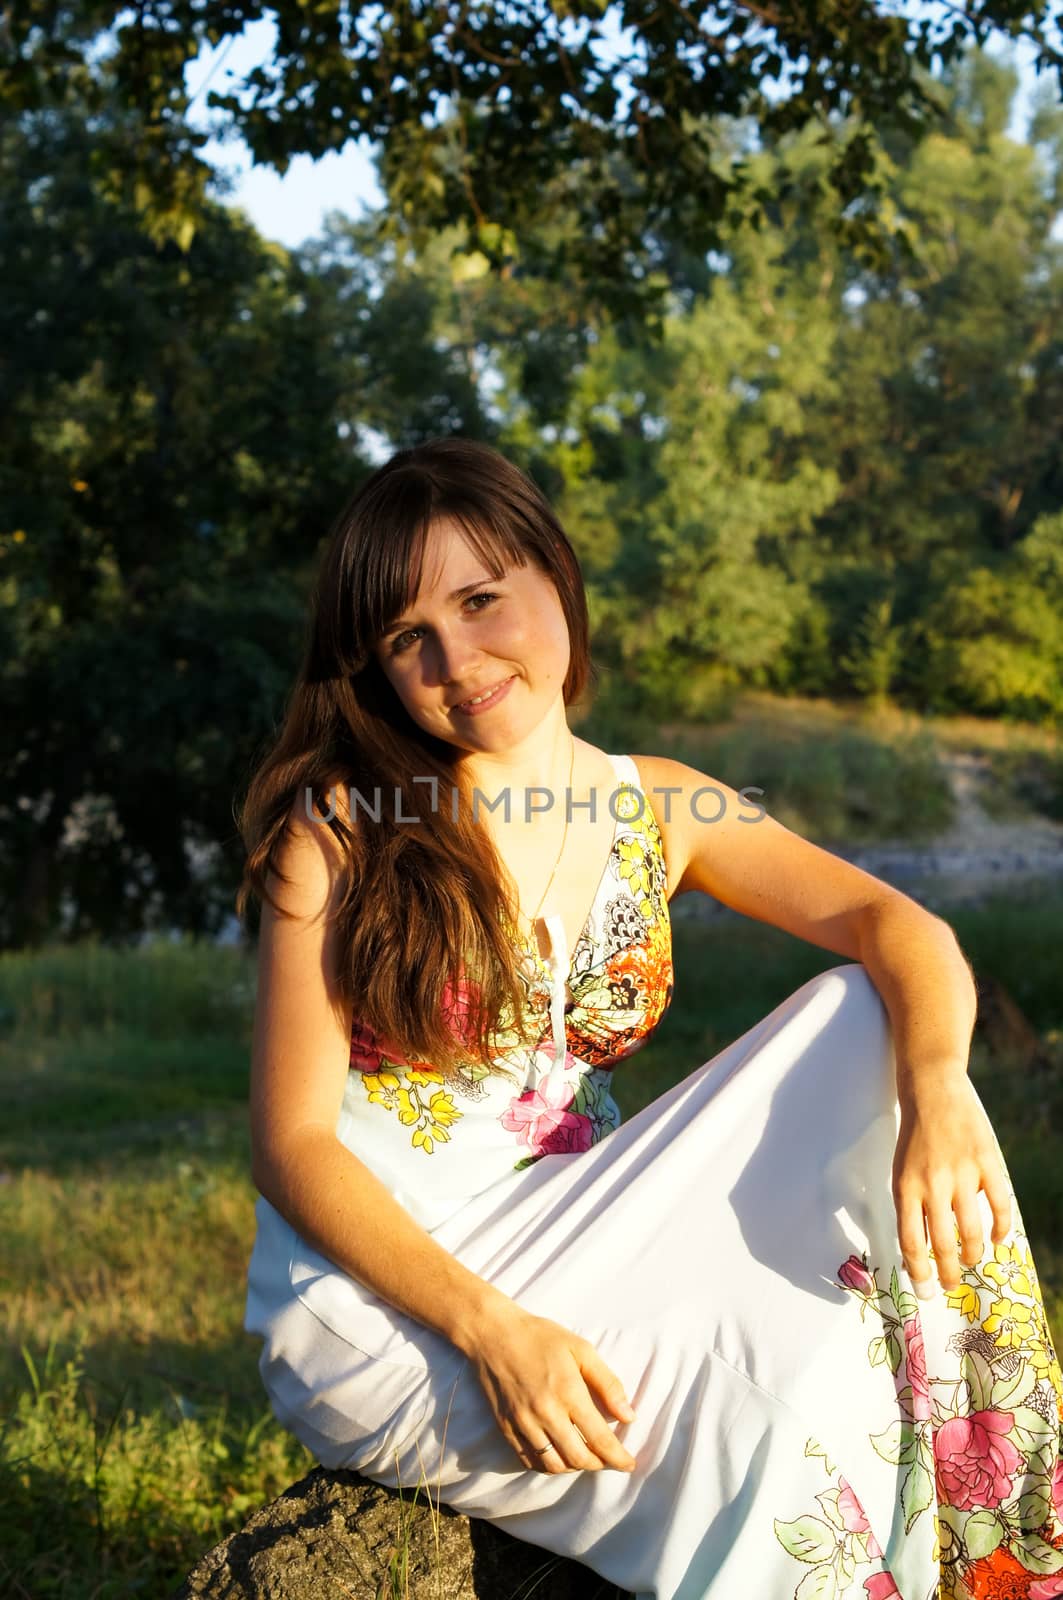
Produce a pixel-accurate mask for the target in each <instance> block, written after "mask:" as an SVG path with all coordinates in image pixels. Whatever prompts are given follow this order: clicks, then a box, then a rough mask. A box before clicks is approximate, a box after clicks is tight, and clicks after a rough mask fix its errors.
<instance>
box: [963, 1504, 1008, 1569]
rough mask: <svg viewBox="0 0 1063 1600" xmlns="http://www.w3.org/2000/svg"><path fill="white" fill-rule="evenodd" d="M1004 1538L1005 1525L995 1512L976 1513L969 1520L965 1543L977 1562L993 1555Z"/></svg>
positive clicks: (964, 1536) (965, 1529) (964, 1538)
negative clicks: (981, 1558)
mask: <svg viewBox="0 0 1063 1600" xmlns="http://www.w3.org/2000/svg"><path fill="white" fill-rule="evenodd" d="M1003 1537H1004V1525H1003V1523H1002V1522H1001V1520H1000V1518H999V1517H998V1516H997V1514H996V1512H995V1511H975V1512H973V1513H972V1514H971V1516H969V1517H968V1518H967V1523H966V1526H965V1527H964V1530H963V1541H964V1544H965V1545H966V1546H967V1554H968V1555H969V1556H971V1557H972V1558H973V1559H974V1560H975V1561H977V1560H978V1559H979V1558H980V1557H981V1556H989V1555H992V1554H993V1551H994V1550H995V1549H996V1548H997V1546H998V1545H999V1543H1000V1541H1001V1539H1003Z"/></svg>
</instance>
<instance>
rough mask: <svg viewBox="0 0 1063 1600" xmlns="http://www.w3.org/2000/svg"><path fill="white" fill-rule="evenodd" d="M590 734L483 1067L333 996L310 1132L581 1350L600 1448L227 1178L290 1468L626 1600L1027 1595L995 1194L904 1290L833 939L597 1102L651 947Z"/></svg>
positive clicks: (637, 871) (655, 872)
mask: <svg viewBox="0 0 1063 1600" xmlns="http://www.w3.org/2000/svg"><path fill="white" fill-rule="evenodd" d="M610 759H611V760H612V762H613V764H614V766H615V768H616V771H617V775H618V789H617V790H616V791H614V797H613V799H612V800H611V802H610V804H611V808H612V810H613V814H614V816H615V818H616V827H615V831H614V840H613V848H612V852H611V854H610V857H609V861H608V863H607V865H606V868H605V871H604V873H603V875H602V878H601V881H600V883H599V886H598V890H597V892H596V895H595V899H594V903H593V905H592V907H591V910H590V913H589V915H588V918H587V921H586V924H585V927H584V929H583V932H582V934H581V936H580V939H579V941H578V942H577V945H576V948H575V951H574V952H573V954H572V959H571V962H570V961H569V956H568V952H567V950H566V949H565V935H564V928H563V925H562V923H561V920H560V918H559V917H556V916H555V917H551V918H548V919H547V926H548V928H549V930H550V933H551V938H552V942H553V959H552V961H550V962H545V961H543V960H542V958H541V957H540V956H539V954H538V951H537V950H533V948H532V947H531V946H530V945H528V946H527V947H526V949H525V952H524V955H525V962H524V970H525V976H526V981H527V985H528V993H529V996H530V999H531V1003H533V1004H537V1005H538V1006H539V1007H540V1009H541V1012H542V1020H543V1033H542V1037H541V1043H540V1044H539V1046H538V1048H536V1049H527V1048H525V1049H524V1051H523V1053H522V1052H520V1051H519V1050H517V1049H516V1048H514V1050H513V1051H512V1052H509V1053H507V1056H506V1061H507V1064H508V1065H509V1066H510V1067H515V1069H516V1070H517V1071H518V1075H519V1083H518V1084H514V1083H513V1082H512V1081H511V1080H507V1079H505V1078H503V1077H500V1076H486V1077H484V1076H482V1075H480V1073H479V1072H478V1071H477V1072H474V1071H472V1070H471V1069H470V1070H469V1072H468V1073H467V1074H464V1075H462V1076H461V1077H459V1079H457V1080H456V1081H452V1082H450V1083H447V1082H445V1081H444V1080H443V1079H442V1077H441V1075H440V1074H439V1073H436V1072H434V1071H433V1069H432V1068H431V1067H430V1066H429V1065H428V1064H426V1063H412V1064H411V1063H408V1062H403V1061H402V1060H401V1059H398V1058H397V1056H395V1055H393V1054H389V1050H388V1046H387V1042H386V1041H383V1040H380V1039H374V1038H373V1037H372V1036H371V1035H370V1034H369V1033H368V1031H367V1030H365V1029H364V1028H362V1027H361V1026H360V1025H358V1024H357V1023H356V1024H355V1027H354V1029H353V1031H352V1049H351V1071H350V1075H349V1079H348V1084H347V1089H346V1093H345V1097H344V1102H343V1107H342V1111H341V1114H340V1118H339V1121H338V1124H337V1130H336V1131H337V1136H338V1137H339V1139H340V1140H341V1141H342V1142H343V1143H344V1144H345V1145H347V1146H348V1147H349V1148H350V1149H351V1150H352V1151H353V1152H354V1153H355V1154H356V1155H358V1156H359V1158H360V1159H361V1160H362V1161H364V1162H365V1163H366V1164H367V1165H368V1166H369V1167H371V1168H372V1169H373V1170H374V1171H375V1172H376V1173H377V1174H378V1176H380V1177H381V1178H382V1180H383V1181H384V1182H385V1183H386V1184H387V1185H388V1188H389V1190H390V1192H391V1193H392V1194H394V1195H395V1197H396V1198H397V1199H398V1200H399V1201H400V1203H401V1204H403V1205H404V1206H405V1207H406V1208H407V1209H408V1210H409V1211H410V1212H411V1214H412V1215H413V1216H414V1217H415V1218H416V1219H417V1221H419V1222H420V1223H421V1225H422V1226H423V1227H425V1228H426V1229H427V1230H428V1231H429V1232H430V1233H431V1235H432V1237H433V1238H434V1239H436V1240H437V1241H438V1243H439V1244H440V1245H442V1246H443V1247H444V1248H445V1249H447V1250H449V1251H450V1252H451V1253H452V1254H453V1255H454V1256H455V1257H457V1259H459V1260H460V1261H461V1262H462V1263H463V1264H464V1265H465V1266H466V1267H468V1268H469V1269H470V1270H471V1271H473V1272H475V1273H477V1274H479V1275H480V1276H481V1277H483V1278H484V1279H486V1280H488V1281H489V1282H491V1283H492V1284H494V1285H496V1286H497V1287H498V1288H499V1289H500V1290H502V1291H503V1292H504V1293H505V1294H507V1295H508V1296H510V1298H512V1299H513V1300H514V1301H516V1302H517V1303H518V1304H520V1305H521V1306H523V1307H525V1308H526V1309H527V1310H529V1311H532V1312H535V1313H536V1314H538V1315H541V1316H546V1317H550V1318H552V1319H553V1320H555V1321H557V1322H559V1323H561V1324H562V1325H563V1326H565V1327H567V1328H569V1329H571V1330H572V1331H573V1332H575V1333H577V1334H579V1335H580V1336H582V1337H583V1338H585V1339H587V1340H588V1341H590V1342H591V1343H592V1344H593V1345H594V1346H595V1348H596V1349H597V1350H598V1351H599V1353H600V1354H601V1356H602V1357H603V1359H604V1360H605V1361H606V1362H607V1363H608V1365H609V1367H610V1368H611V1369H612V1370H613V1371H614V1372H615V1373H616V1374H617V1376H618V1377H619V1378H620V1380H621V1382H622V1384H623V1385H624V1390H625V1393H626V1394H627V1395H628V1397H629V1399H630V1400H631V1403H632V1405H633V1407H634V1408H635V1411H636V1413H637V1415H636V1418H635V1420H634V1421H632V1422H628V1423H618V1422H616V1421H615V1419H612V1418H610V1424H611V1426H613V1428H614V1430H615V1432H616V1434H617V1437H618V1438H619V1439H621V1440H622V1441H623V1443H624V1444H625V1445H626V1447H627V1449H628V1450H629V1451H630V1452H631V1453H632V1454H633V1455H634V1456H635V1457H636V1460H637V1466H636V1469H635V1470H634V1471H633V1472H631V1473H625V1472H620V1471H614V1470H612V1469H609V1468H606V1469H604V1470H602V1471H596V1472H579V1471H576V1472H567V1473H555V1474H551V1473H546V1472H542V1471H537V1470H533V1469H530V1468H526V1467H524V1466H523V1465H522V1463H521V1462H520V1461H519V1459H518V1458H517V1457H516V1455H515V1454H514V1452H513V1450H512V1448H511V1447H510V1445H509V1444H508V1442H507V1441H506V1440H505V1438H504V1437H503V1436H502V1434H501V1432H500V1431H499V1429H498V1425H497V1423H496V1421H495V1418H494V1415H493V1413H492V1411H491V1409H490V1407H489V1405H488V1402H487V1398H486V1396H485V1395H484V1393H483V1391H482V1389H481V1387H480V1385H479V1383H478V1381H477V1379H476V1377H475V1373H474V1372H473V1371H472V1369H471V1368H470V1366H469V1364H468V1362H467V1360H466V1358H465V1357H464V1356H463V1355H462V1353H461V1352H460V1351H459V1350H458V1349H457V1348H456V1347H455V1346H454V1345H452V1344H451V1343H450V1341H449V1340H447V1339H446V1338H444V1337H443V1336H442V1335H440V1334H438V1333H436V1332H434V1331H433V1330H431V1329H429V1328H427V1327H426V1326H425V1325H424V1324H422V1323H419V1322H417V1321H416V1320H415V1319H412V1318H410V1317H407V1316H405V1315H403V1314H402V1313H400V1312H399V1311H398V1310H396V1309H395V1308H394V1307H393V1306H391V1305H390V1304H389V1303H387V1302H386V1301H384V1300H383V1299H381V1298H380V1297H378V1296H377V1295H375V1294H374V1293H373V1292H372V1291H371V1290H369V1289H368V1288H366V1287H365V1286H364V1285H363V1284H361V1283H360V1282H358V1281H356V1280H354V1279H352V1278H351V1277H350V1276H348V1275H347V1274H346V1273H344V1272H343V1271H341V1270H340V1269H339V1268H338V1267H337V1266H335V1265H334V1264H333V1263H332V1262H331V1261H329V1260H328V1259H327V1258H326V1257H325V1256H323V1255H321V1254H320V1253H319V1252H317V1251H316V1250H314V1249H312V1248H311V1247H310V1246H309V1245H308V1244H307V1243H306V1242H305V1241H304V1240H303V1239H301V1238H300V1236H299V1235H298V1233H296V1231H295V1230H294V1229H293V1228H292V1227H291V1226H290V1225H289V1224H288V1223H287V1222H286V1221H285V1220H284V1219H283V1218H282V1217H281V1216H280V1215H279V1214H278V1212H277V1211H276V1210H275V1209H274V1207H273V1206H271V1205H270V1204H269V1203H268V1202H267V1201H266V1200H265V1199H260V1200H259V1201H258V1204H257V1208H256V1220H257V1233H256V1239H255V1244H254V1250H253V1253H252V1257H251V1262H250V1267H249V1274H248V1295H247V1313H246V1322H245V1326H246V1327H247V1329H248V1330H249V1331H250V1332H251V1333H254V1334H256V1335H258V1336H259V1337H260V1338H261V1339H262V1341H263V1348H262V1353H261V1360H260V1370H261V1374H262V1378H263V1381H264V1383H265V1387H266V1390H267V1393H268V1394H269V1397H270V1400H271V1403H272V1405H273V1409H274V1411H275V1413H276V1415H277V1417H278V1418H279V1419H280V1421H281V1422H282V1423H283V1424H284V1425H285V1426H286V1427H288V1428H289V1429H290V1430H291V1431H292V1432H293V1433H294V1434H295V1435H296V1436H297V1437H298V1438H299V1439H300V1440H301V1441H302V1442H303V1443H304V1444H305V1445H306V1446H307V1448H308V1449H309V1450H310V1451H311V1452H312V1453H313V1455H314V1456H315V1457H316V1459H317V1460H318V1461H319V1462H321V1463H322V1465H324V1466H326V1467H334V1468H338V1467H347V1468H351V1469H354V1470H356V1471H358V1472H360V1473H362V1474H364V1475H365V1476H366V1477H369V1478H372V1479H374V1480H376V1481H377V1482H380V1483H384V1484H387V1485H390V1486H392V1487H398V1486H401V1487H403V1488H404V1489H405V1488H412V1487H413V1486H415V1485H416V1484H418V1483H421V1482H426V1483H427V1485H428V1486H429V1487H430V1489H431V1491H432V1493H433V1495H435V1494H436V1493H437V1492H438V1497H439V1498H440V1499H441V1500H442V1501H443V1502H444V1503H445V1504H447V1505H449V1506H451V1507H453V1508H454V1509H455V1510H457V1511H459V1512H463V1513H465V1514H467V1515H468V1516H471V1517H478V1518H482V1519H485V1520H487V1521H490V1522H493V1523H495V1524H496V1525H497V1526H499V1527H501V1528H503V1529H505V1530H506V1531H507V1532H509V1533H511V1534H513V1535H514V1536H515V1537H517V1538H519V1539H523V1540H526V1541H528V1542H530V1543H532V1544H534V1545H537V1546H539V1547H540V1548H541V1549H543V1550H546V1551H550V1552H554V1553H556V1554H559V1555H565V1556H571V1557H574V1558H575V1559H576V1560H578V1561H581V1562H583V1563H584V1564H585V1565H586V1566H588V1567H589V1568H590V1569H592V1571H594V1572H595V1573H597V1574H598V1575H599V1576H601V1577H602V1578H604V1579H606V1580H608V1581H610V1582H613V1583H616V1584H618V1585H619V1586H620V1587H622V1588H624V1589H627V1590H630V1591H631V1592H632V1593H633V1594H634V1595H636V1596H637V1597H638V1600H745V1597H746V1596H747V1595H756V1596H758V1600H790V1597H791V1596H793V1597H795V1600H891V1597H893V1596H897V1597H899V1600H966V1597H969V1596H971V1597H981V1596H985V1597H988V1600H1052V1597H1054V1596H1063V1454H1061V1451H1063V1439H1061V1435H1063V1380H1061V1377H1060V1369H1059V1363H1058V1361H1057V1359H1056V1356H1055V1352H1054V1351H1053V1348H1052V1344H1051V1340H1050V1337H1049V1333H1048V1328H1047V1324H1046V1320H1045V1313H1044V1306H1043V1303H1042V1299H1041V1294H1040V1289H1039V1286H1038V1282H1037V1277H1036V1272H1035V1269H1034V1264H1033V1262H1032V1259H1031V1257H1030V1251H1029V1246H1028V1243H1027V1240H1026V1237H1025V1234H1024V1231H1023V1227H1022V1220H1021V1216H1020V1213H1019V1209H1018V1206H1017V1205H1014V1209H1013V1227H1012V1231H1011V1233H1010V1234H1009V1236H1008V1238H1007V1239H1006V1240H1005V1242H1004V1243H1003V1244H1001V1245H997V1246H996V1247H994V1246H993V1245H992V1244H991V1243H987V1246H986V1251H985V1254H984V1256H983V1259H982V1260H981V1261H980V1262H979V1263H978V1264H977V1265H976V1266H972V1267H964V1268H962V1283H961V1285H960V1287H959V1288H958V1289H957V1290H955V1291H953V1292H952V1293H950V1294H948V1295H947V1296H946V1295H945V1294H944V1293H943V1292H941V1291H940V1290H939V1292H938V1294H937V1295H936V1297H935V1298H934V1299H933V1300H930V1301H926V1302H922V1301H918V1300H917V1299H916V1298H915V1296H914V1294H913V1293H912V1291H911V1285H910V1282H909V1280H908V1277H907V1275H906V1273H905V1270H904V1267H903V1265H902V1262H901V1259H900V1253H899V1248H898V1244H897V1236H896V1216H895V1211H894V1206H893V1200H892V1195H891V1186H890V1175H891V1168H892V1159H893V1153H894V1149H895V1144H896V1137H897V1130H898V1125H899V1109H898V1105H897V1099H896V1086H895V1064H894V1056H893V1046H892V1038H891V1033H890V1027H889V1018H888V1014H887V1012H886V1010H885V1007H884V1005H883V1003H882V1000H881V998H880V996H879V994H878V992H877V990H876V989H875V987H874V985H873V984H872V982H871V980H870V978H869V976H868V974H867V971H866V969H865V968H864V967H863V966H862V965H860V964H857V963H850V964H844V965H839V966H835V967H833V968H831V969H830V970H829V971H827V972H824V973H821V974H820V975H819V976H817V977H815V978H813V979H811V980H810V981H809V982H807V983H805V984H803V985H802V986H801V988H799V989H798V990H797V991H796V992H795V993H793V994H791V995H790V996H789V997H788V998H787V999H785V1000H783V1001H782V1002H781V1004H779V1005H778V1006H776V1007H775V1009H774V1010H773V1011H771V1012H770V1013H769V1014H768V1015H767V1016H766V1017H764V1018H763V1019H762V1020H761V1021H760V1022H758V1023H757V1024H756V1025H755V1026H754V1027H752V1028H750V1029H748V1030H747V1032H746V1033H744V1034H743V1035H742V1036H741V1038H739V1039H737V1040H735V1041H734V1043H733V1044H731V1045H729V1046H728V1047H727V1048H726V1049H724V1050H721V1051H720V1052H719V1053H718V1054H717V1055H716V1056H714V1057H713V1058H712V1059H711V1060H710V1061H707V1062H705V1063H704V1064H702V1065H700V1066H698V1067H696V1068H695V1069H694V1070H693V1071H691V1072H689V1073H688V1074H687V1075H686V1076H685V1077H682V1078H681V1079H680V1080H679V1081H678V1082H677V1083H675V1084H674V1086H673V1087H672V1088H671V1089H669V1090H668V1091H666V1093H664V1094H662V1095H660V1096H659V1097H658V1098H657V1099H656V1100H654V1101H653V1102H652V1103H651V1104H650V1105H648V1106H646V1107H644V1108H643V1109H642V1110H641V1111H640V1112H639V1113H638V1114H637V1115H635V1116H633V1117H631V1118H630V1119H629V1120H628V1121H627V1122H625V1123H623V1124H621V1122H620V1117H619V1112H618V1110H617V1106H616V1103H615V1101H614V1100H613V1098H612V1096H611V1094H610V1092H609V1083H610V1077H611V1072H612V1070H613V1068H614V1067H615V1065H616V1064H617V1063H618V1062H619V1061H621V1060H622V1059H624V1058H625V1057H626V1056H628V1055H631V1054H633V1053H635V1052H636V1051H637V1050H638V1049H639V1048H640V1047H641V1046H642V1045H643V1044H644V1043H645V1042H646V1040H647V1038H648V1037H649V1036H650V1035H651V1034H652V1032H653V1031H654V1029H655V1028H656V1027H657V1025H658V1024H659V1022H660V1020H661V1017H662V1016H663V1014H664V1012H665V1010H666V1009H667V1006H668V1004H669V1001H670V999H671V995H672V984H673V971H672V962H671V937H670V925H669V917H668V904H667V897H666V882H667V880H666V874H665V865H664V852H663V846H662V840H661V835H660V830H659V828H658V825H657V823H656V820H655V818H654V816H653V812H652V808H651V807H650V804H649V800H648V797H647V796H646V795H645V793H644V791H643V790H642V789H641V786H640V783H639V776H638V769H637V767H636V765H635V763H634V761H633V760H632V758H631V757H630V756H612V757H611V758H610ZM520 1084H522V1085H523V1088H522V1087H520ZM970 1093H971V1094H972V1095H974V1094H975V1090H974V1088H973V1087H971V1089H970ZM979 1204H980V1206H981V1208H982V1215H983V1222H984V1228H985V1238H986V1240H987V1241H988V1240H989V1239H990V1237H991V1229H992V1216H991V1213H990V1211H989V1207H988V1202H987V1201H986V1199H985V1196H984V1195H980V1196H979ZM364 1225H365V1226H367V1227H371V1226H372V1218H371V1217H367V1218H365V1219H364Z"/></svg>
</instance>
